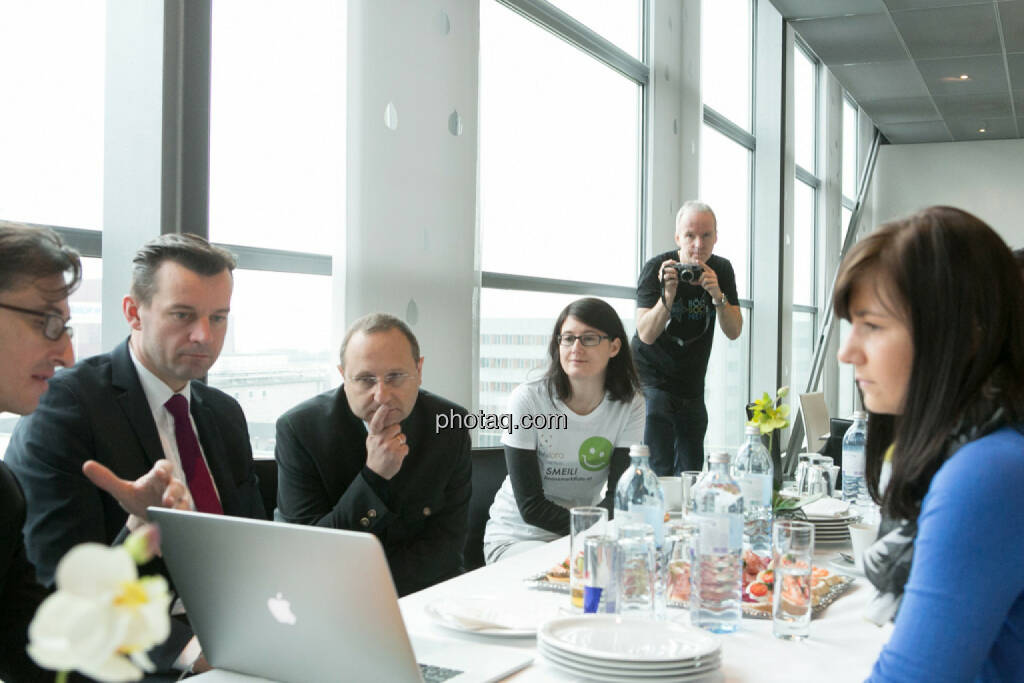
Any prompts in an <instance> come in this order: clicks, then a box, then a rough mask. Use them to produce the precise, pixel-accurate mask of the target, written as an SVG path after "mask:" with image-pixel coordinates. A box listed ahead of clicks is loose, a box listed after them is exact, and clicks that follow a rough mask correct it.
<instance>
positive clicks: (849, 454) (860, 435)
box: [843, 410, 871, 505]
mask: <svg viewBox="0 0 1024 683" xmlns="http://www.w3.org/2000/svg"><path fill="white" fill-rule="evenodd" d="M867 439H868V414H867V413H865V412H864V411H863V410H858V411H856V412H854V413H853V424H852V425H850V428H849V429H847V430H846V435H845V436H843V500H846V501H850V502H851V503H853V504H855V505H865V504H867V503H870V502H871V496H870V495H869V494H868V485H867V479H866V478H865V477H864V468H865V458H864V444H865V443H867Z"/></svg>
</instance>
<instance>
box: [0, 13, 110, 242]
mask: <svg viewBox="0 0 1024 683" xmlns="http://www.w3.org/2000/svg"><path fill="white" fill-rule="evenodd" d="M105 39H106V3H105V2H79V1H78V0H50V1H49V2H22V1H20V0H0V65H3V66H2V67H0V102H2V103H3V104H2V105H0V218H3V219H7V220H15V221H25V222H29V223H39V224H43V225H55V226H63V227H73V228H86V229H92V230H100V229H101V228H102V227H103V109H104V107H103V87H104V83H105V81H106V79H105V76H104V50H105Z"/></svg>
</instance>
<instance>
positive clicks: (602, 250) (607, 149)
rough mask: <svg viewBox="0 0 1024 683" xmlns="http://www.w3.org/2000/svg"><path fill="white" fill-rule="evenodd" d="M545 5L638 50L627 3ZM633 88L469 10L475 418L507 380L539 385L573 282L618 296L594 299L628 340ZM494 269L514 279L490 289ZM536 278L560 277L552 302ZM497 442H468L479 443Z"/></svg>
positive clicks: (510, 16)
mask: <svg viewBox="0 0 1024 683" xmlns="http://www.w3.org/2000/svg"><path fill="white" fill-rule="evenodd" d="M553 4H555V5H556V6H558V7H559V8H561V9H563V10H564V11H565V12H566V13H567V14H569V15H570V17H572V19H570V21H573V20H576V21H579V22H580V23H582V24H584V25H585V26H586V27H587V28H589V29H591V30H593V31H595V32H597V33H598V34H600V35H602V36H603V37H605V38H607V39H608V40H610V41H611V42H612V43H614V44H615V45H617V46H619V47H620V48H622V50H624V51H625V52H626V53H627V55H619V56H618V57H617V58H619V59H625V60H627V61H628V60H629V59H630V57H629V56H628V55H632V56H633V57H637V56H638V55H640V54H641V50H640V45H641V43H642V37H643V32H642V27H641V22H640V18H641V3H640V2H639V1H638V0H628V1H619V0H601V1H595V2H590V1H589V0H587V1H582V0H556V1H555V2H554V3H553ZM527 13H529V12H527ZM537 21H538V22H540V21H542V19H541V18H539V17H538V18H537ZM591 47H598V46H597V45H596V44H595V45H593V46H591ZM636 66H638V67H641V66H642V65H641V64H639V63H637V64H636ZM643 88H644V83H642V82H639V81H634V80H632V79H631V78H628V77H626V76H624V75H622V74H621V73H620V72H619V71H617V70H614V69H612V68H611V67H609V66H608V65H607V64H605V63H604V62H603V61H602V60H601V59H598V58H596V57H594V56H593V55H592V54H590V53H588V52H584V51H583V50H580V49H579V48H578V47H576V46H574V45H571V44H569V43H568V42H566V41H565V40H563V39H562V38H560V37H558V36H557V35H555V34H554V33H552V32H550V31H548V30H547V29H545V28H543V27H542V26H541V25H540V24H539V23H534V21H533V20H531V19H528V18H526V17H525V16H523V15H521V14H518V13H516V12H512V11H511V10H509V9H508V8H507V7H505V6H503V5H501V4H499V3H497V2H494V1H493V0H484V2H481V3H480V147H479V167H480V173H479V178H480V183H479V215H480V255H481V257H480V258H481V270H482V271H483V276H482V279H483V287H482V288H481V292H480V346H479V349H480V368H479V385H478V388H477V391H478V394H477V395H478V405H479V408H480V409H481V410H483V411H485V412H488V413H504V412H506V411H507V410H508V397H509V394H511V392H512V390H513V389H514V388H515V387H516V386H517V385H518V384H520V383H522V382H524V381H528V380H531V379H536V378H539V377H541V376H543V374H544V372H545V370H546V369H547V367H548V357H547V347H548V342H549V341H550V339H551V333H552V329H553V325H554V321H555V318H556V317H557V316H558V314H559V312H560V311H561V310H562V309H563V308H564V307H565V306H566V305H567V304H568V303H570V302H571V301H573V300H575V299H578V298H581V297H582V296H585V294H583V293H580V294H569V293H565V291H566V290H569V291H572V290H576V289H578V290H579V291H581V292H585V291H586V288H585V287H580V285H579V283H599V284H602V285H614V286H616V287H618V288H621V292H622V294H623V297H622V298H608V297H604V298H605V300H606V301H608V302H609V303H611V304H612V305H613V306H614V307H615V309H616V310H617V311H618V312H619V316H620V317H621V318H622V319H623V323H624V325H625V326H626V329H627V331H628V333H629V334H630V335H632V333H633V326H634V322H633V316H634V307H635V303H634V299H633V298H632V291H633V287H635V285H636V274H637V265H638V261H639V257H640V254H639V246H638V245H639V235H640V223H641V213H642V212H641V207H640V187H641V177H642V174H641V164H640V160H641V142H642V116H643V106H642V105H643ZM498 274H502V275H511V276H513V277H512V278H503V288H501V289H498V288H492V287H490V286H489V285H488V280H489V278H494V277H495V276H496V275H498ZM537 278H550V279H553V280H560V281H562V282H561V283H558V285H557V286H555V285H544V286H543V288H544V289H548V288H549V287H550V288H552V289H555V290H559V289H561V290H562V291H561V293H555V292H553V291H549V292H544V291H537V290H538V283H537ZM567 283H569V284H567ZM508 287H511V289H510V288H508ZM627 293H628V294H627ZM500 439H501V434H500V432H498V431H487V430H479V431H478V433H477V434H476V436H475V440H476V443H477V444H478V445H480V446H494V445H497V444H499V443H500Z"/></svg>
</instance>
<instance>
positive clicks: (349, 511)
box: [276, 314, 471, 595]
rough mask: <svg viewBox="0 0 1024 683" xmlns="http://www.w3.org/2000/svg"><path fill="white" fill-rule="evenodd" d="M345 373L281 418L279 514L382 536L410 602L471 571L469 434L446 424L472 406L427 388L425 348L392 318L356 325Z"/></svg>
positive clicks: (345, 351)
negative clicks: (466, 563)
mask: <svg viewBox="0 0 1024 683" xmlns="http://www.w3.org/2000/svg"><path fill="white" fill-rule="evenodd" d="M338 369H339V370H340V371H341V375H342V377H343V379H344V384H343V385H342V387H341V388H339V389H334V390H332V391H328V392H326V393H323V394H320V395H319V396H315V397H313V398H311V399H309V400H308V401H305V402H303V403H300V404H299V405H298V406H296V407H295V408H292V409H291V410H290V411H288V412H287V413H285V414H284V415H282V416H281V418H280V419H279V420H278V421H277V447H276V457H277V466H278V492H277V506H278V507H277V514H276V516H277V518H278V519H281V520H283V521H286V522H293V523H296V524H314V525H317V526H323V527H330V528H333V529H352V530H356V531H366V532H369V533H372V534H374V535H376V536H377V538H378V539H380V542H381V543H382V544H383V546H384V551H385V553H386V555H387V558H388V564H389V566H390V567H391V575H392V578H393V579H394V582H395V587H396V588H397V590H398V593H399V595H406V594H408V593H412V592H414V591H417V590H420V589H422V588H426V587H428V586H430V585H432V584H435V583H437V582H439V581H443V580H444V579H447V578H450V577H452V576H455V575H457V574H459V573H461V572H462V568H463V559H462V550H463V547H464V545H465V543H466V520H467V514H468V508H469V494H470V468H471V465H470V456H469V433H468V431H467V430H466V429H465V428H463V427H461V426H460V427H459V428H455V429H441V430H439V429H437V428H436V425H437V424H438V423H439V421H438V420H437V416H438V415H441V414H443V415H445V417H446V418H448V417H450V416H451V415H452V411H454V412H455V413H460V414H462V415H465V412H466V411H465V410H464V409H463V408H462V407H460V406H458V405H456V404H454V403H452V402H450V401H446V400H445V399H443V398H441V397H439V396H435V395H434V394H431V393H429V392H427V391H423V390H422V389H420V384H421V382H422V372H423V358H422V357H421V356H420V350H419V343H418V342H417V341H416V337H415V336H414V335H413V333H412V330H410V329H409V327H408V326H407V325H406V324H405V323H404V322H402V321H401V320H399V319H398V318H395V317H393V316H390V315H384V314H372V315H368V316H365V317H363V318H361V319H359V320H357V321H356V322H355V323H354V324H353V325H352V327H351V328H350V329H349V330H348V333H347V334H346V336H345V341H344V343H343V344H342V347H341V365H339V366H338ZM448 422H459V424H460V425H461V420H458V421H456V420H449V421H447V422H446V423H448Z"/></svg>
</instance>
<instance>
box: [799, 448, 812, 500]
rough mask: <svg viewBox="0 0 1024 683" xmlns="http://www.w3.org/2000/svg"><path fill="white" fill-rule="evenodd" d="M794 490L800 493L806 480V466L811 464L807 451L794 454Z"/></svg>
mask: <svg viewBox="0 0 1024 683" xmlns="http://www.w3.org/2000/svg"><path fill="white" fill-rule="evenodd" d="M796 458H797V460H796V474H795V481H796V490H797V493H800V492H802V491H803V490H804V487H805V485H806V481H807V467H808V466H809V465H810V464H811V456H810V455H808V454H807V453H797V456H796Z"/></svg>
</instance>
